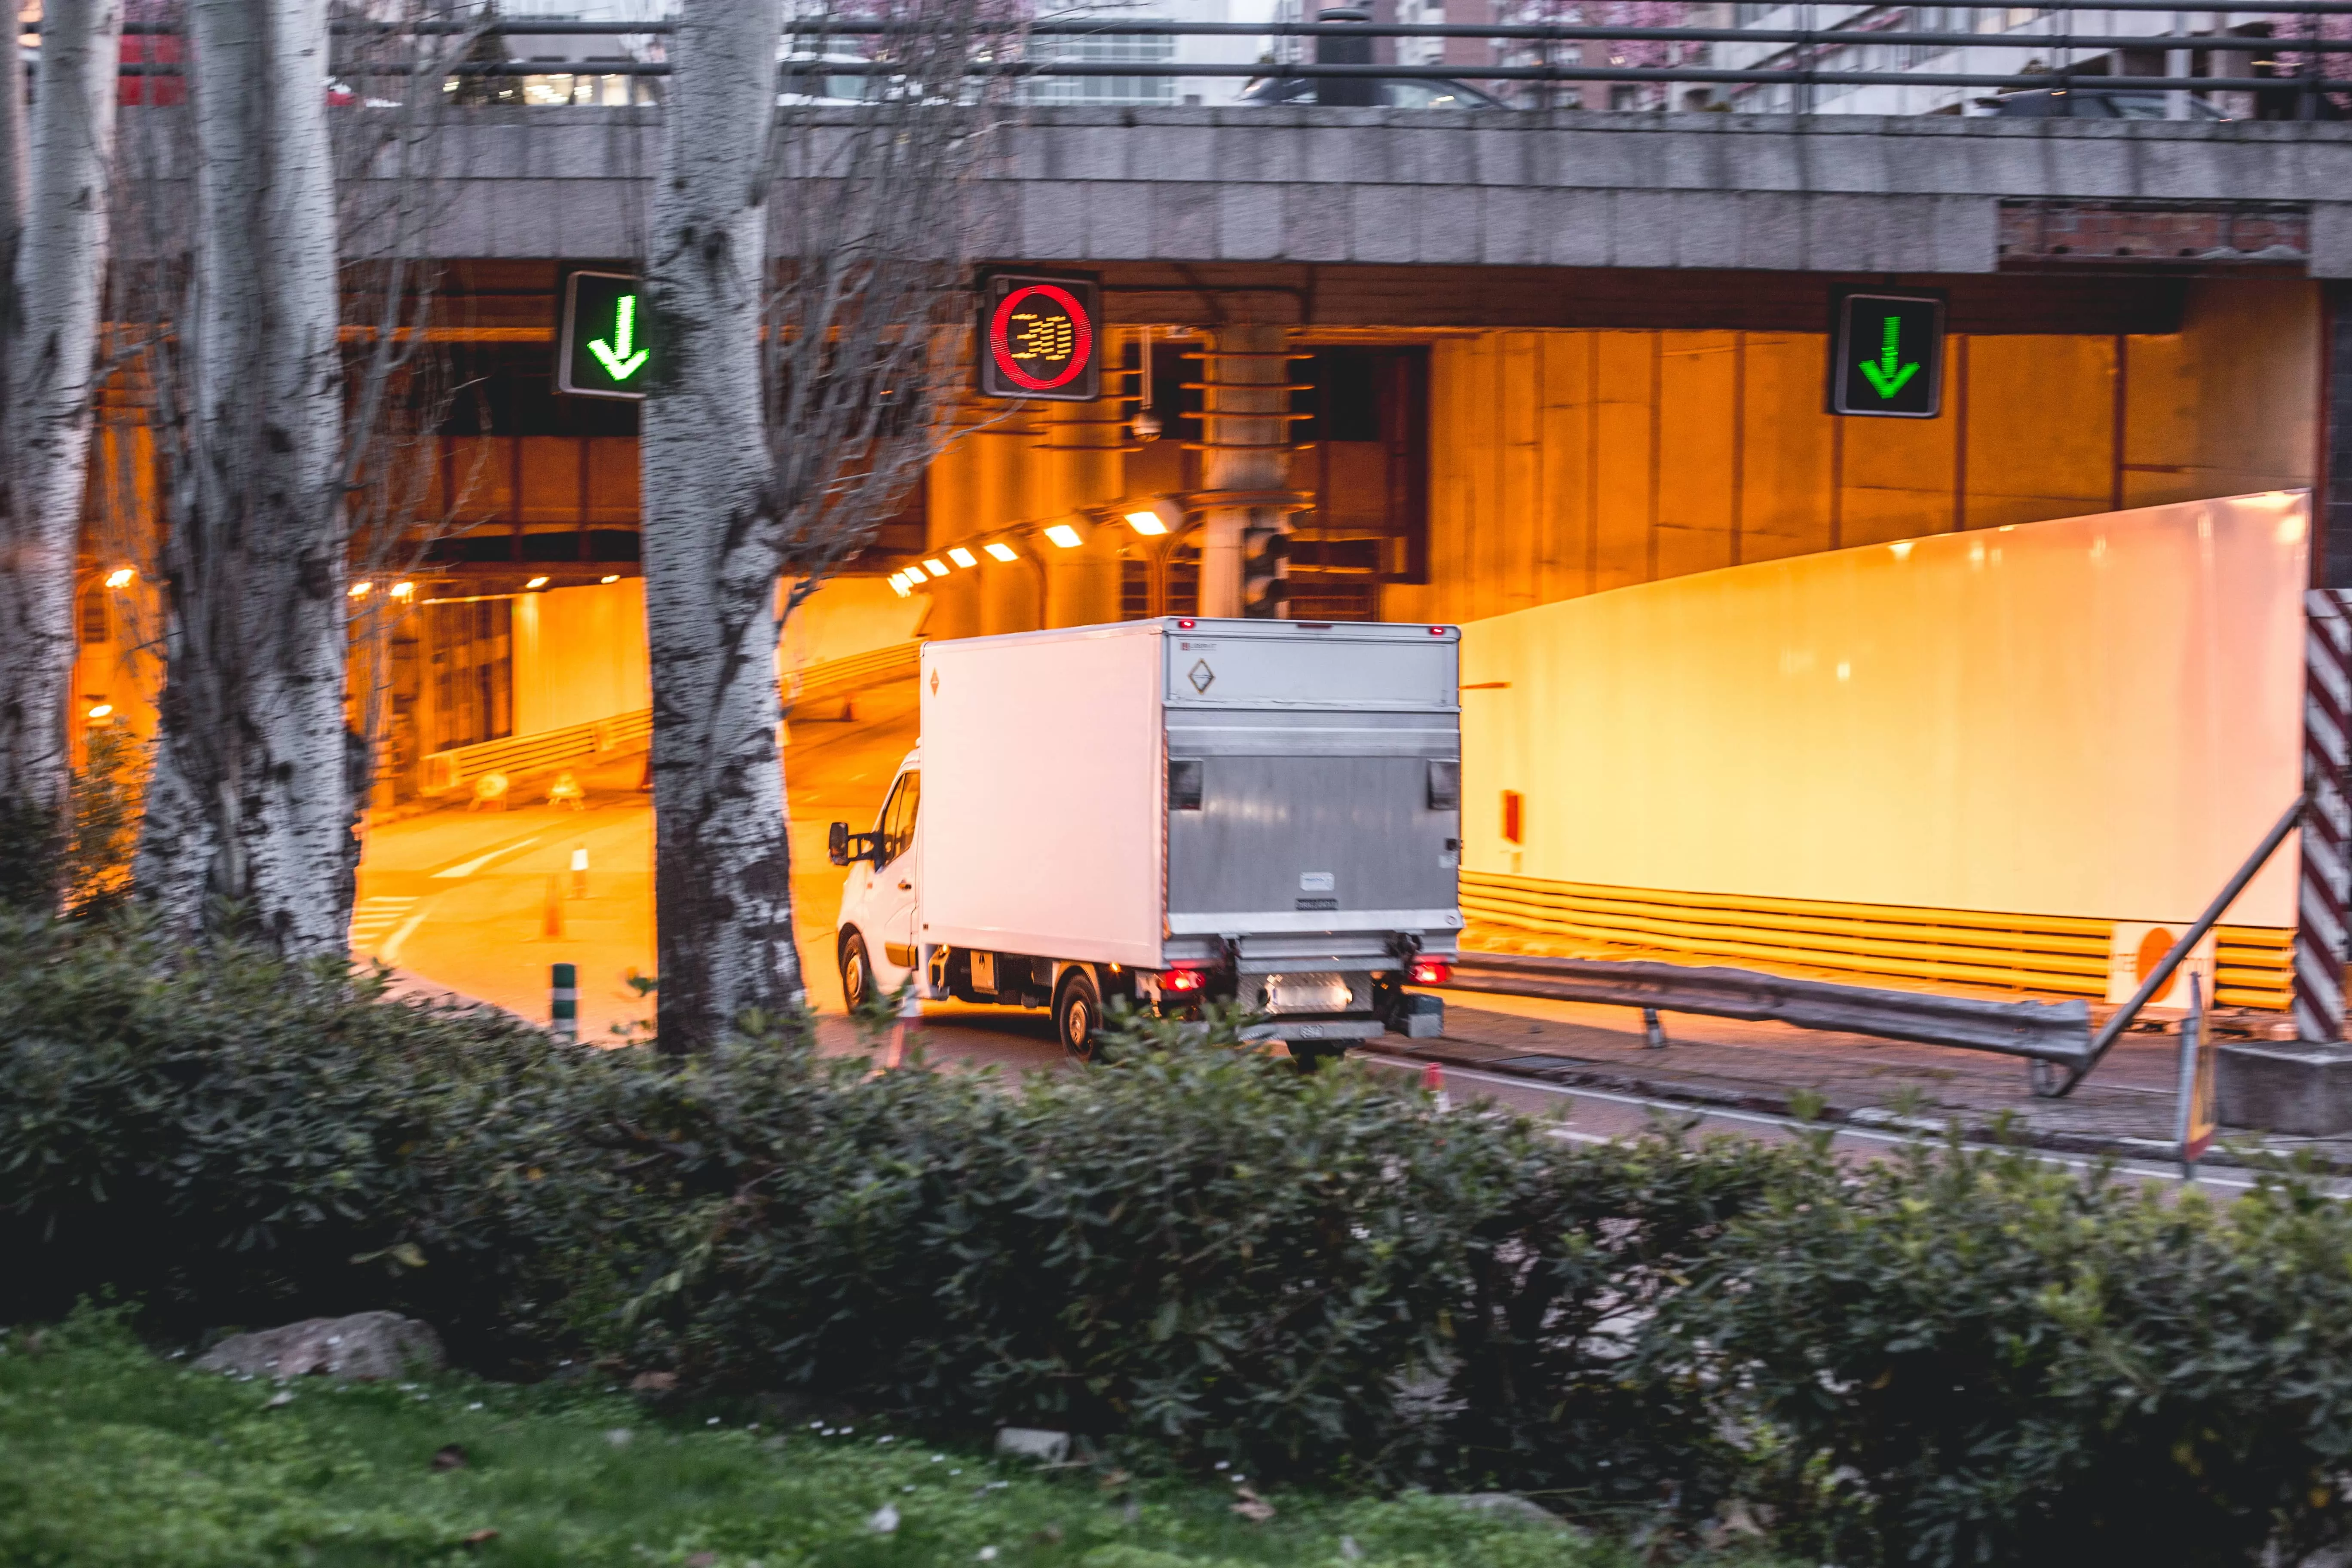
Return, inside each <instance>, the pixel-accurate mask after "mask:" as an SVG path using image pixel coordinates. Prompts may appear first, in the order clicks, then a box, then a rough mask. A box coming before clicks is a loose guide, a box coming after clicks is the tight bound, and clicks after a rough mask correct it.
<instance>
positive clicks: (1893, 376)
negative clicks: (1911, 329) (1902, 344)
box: [1862, 316, 1919, 399]
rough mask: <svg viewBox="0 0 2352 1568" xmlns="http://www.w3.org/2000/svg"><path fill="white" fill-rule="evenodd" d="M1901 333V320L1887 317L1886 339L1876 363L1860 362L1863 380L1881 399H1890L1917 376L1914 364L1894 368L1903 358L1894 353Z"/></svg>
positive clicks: (1916, 367)
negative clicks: (1896, 362)
mask: <svg viewBox="0 0 2352 1568" xmlns="http://www.w3.org/2000/svg"><path fill="white" fill-rule="evenodd" d="M1901 332H1902V323H1901V319H1900V318H1899V317H1895V316H1889V317H1887V318H1886V337H1885V342H1883V343H1881V345H1880V346H1879V350H1878V363H1875V364H1873V363H1871V362H1870V361H1868V360H1864V361H1863V362H1862V376H1863V379H1864V381H1867V382H1868V383H1870V384H1871V386H1872V387H1873V388H1874V390H1875V391H1876V392H1877V394H1878V395H1879V396H1881V397H1885V398H1890V399H1891V398H1892V397H1894V395H1895V394H1896V393H1898V392H1900V391H1902V390H1903V384H1904V383H1905V382H1906V381H1909V380H1910V379H1911V378H1912V377H1913V376H1915V375H1916V374H1919V366H1918V364H1917V363H1916V362H1914V363H1910V364H1906V365H1905V366H1904V367H1903V368H1902V369H1900V370H1897V369H1895V361H1897V360H1899V359H1901V358H1902V357H1903V356H1902V355H1901V354H1900V353H1897V352H1896V344H1897V342H1899V340H1900V336H1901Z"/></svg>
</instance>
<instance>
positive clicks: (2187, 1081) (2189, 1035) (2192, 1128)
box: [2172, 969, 2205, 1182]
mask: <svg viewBox="0 0 2352 1568" xmlns="http://www.w3.org/2000/svg"><path fill="white" fill-rule="evenodd" d="M2204 1039H2205V991H2204V987H2203V986H2202V985H2200V984H2199V983H2198V977H2197V972H2196V971H2195V970H2193V969H2192V970H2190V971H2189V1016H2188V1017H2187V1018H2185V1019H2183V1020H2181V1024H2180V1087H2179V1100H2178V1105H2177V1107H2176V1110H2175V1113H2174V1116H2173V1123H2172V1128H2173V1131H2172V1138H2173V1142H2174V1144H2175V1145H2176V1146H2177V1147H2178V1148H2179V1151H2180V1179H2181V1180H2182V1181H2184V1182H2193V1181H2195V1180H2196V1179H2197V1156H2198V1155H2199V1154H2200V1153H2202V1152H2203V1151H2202V1150H2201V1149H2200V1148H2198V1147H2197V1146H2196V1144H2195V1142H2194V1140H2195V1138H2196V1135H2197V1069H2198V1067H2199V1065H2200V1064H2199V1061H2198V1058H2199V1055H2200V1052H2201V1051H2202V1050H2203V1048H2204Z"/></svg>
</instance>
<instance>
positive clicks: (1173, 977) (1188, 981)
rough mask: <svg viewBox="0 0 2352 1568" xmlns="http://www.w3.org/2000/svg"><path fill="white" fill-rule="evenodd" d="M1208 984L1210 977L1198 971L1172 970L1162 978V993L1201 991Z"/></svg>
mask: <svg viewBox="0 0 2352 1568" xmlns="http://www.w3.org/2000/svg"><path fill="white" fill-rule="evenodd" d="M1208 984H1209V977H1208V976H1207V975H1206V974H1204V973H1202V972H1201V971H1200V970H1197V969H1171V970H1170V971H1169V972H1168V973H1165V974H1163V975H1161V976H1160V989H1161V990H1162V991H1201V990H1204V989H1206V988H1207V986H1208Z"/></svg>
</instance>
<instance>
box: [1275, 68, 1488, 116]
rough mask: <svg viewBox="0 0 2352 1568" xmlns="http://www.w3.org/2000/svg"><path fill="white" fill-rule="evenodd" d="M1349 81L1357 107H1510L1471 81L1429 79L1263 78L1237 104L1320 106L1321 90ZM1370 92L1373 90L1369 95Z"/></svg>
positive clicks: (1409, 77) (1383, 77)
mask: <svg viewBox="0 0 2352 1568" xmlns="http://www.w3.org/2000/svg"><path fill="white" fill-rule="evenodd" d="M1337 82H1345V83H1346V84H1347V86H1348V87H1349V89H1352V91H1351V92H1350V93H1349V103H1351V104H1354V105H1360V106H1364V107H1370V108H1379V109H1505V108H1507V107H1509V106H1508V105H1507V104H1506V103H1504V102H1503V100H1500V99H1498V98H1496V97H1495V96H1493V95H1492V94H1490V93H1485V92H1481V91H1479V90H1478V89H1476V88H1475V87H1472V86H1471V85H1470V84H1469V83H1467V82H1460V81H1448V80H1439V79H1431V78H1425V77H1412V76H1382V77H1370V78H1365V77H1311V76H1277V77H1263V78H1259V79H1255V80H1254V81H1252V82H1251V83H1250V84H1249V85H1248V86H1247V87H1245V88H1244V89H1242V95H1241V97H1240V98H1239V99H1237V100H1235V101H1236V102H1238V103H1241V104H1244V105H1248V104H1271V103H1319V102H1321V101H1322V100H1321V97H1320V95H1319V89H1321V88H1322V87H1323V86H1325V85H1326V84H1327V83H1337ZM1366 89H1370V91H1369V93H1368V92H1367V91H1366Z"/></svg>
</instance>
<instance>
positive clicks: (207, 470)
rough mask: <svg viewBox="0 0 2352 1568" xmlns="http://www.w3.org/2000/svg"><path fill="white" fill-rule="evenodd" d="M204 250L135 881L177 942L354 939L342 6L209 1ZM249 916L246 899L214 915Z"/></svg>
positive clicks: (192, 25)
mask: <svg viewBox="0 0 2352 1568" xmlns="http://www.w3.org/2000/svg"><path fill="white" fill-rule="evenodd" d="M187 23H188V35H189V42H190V44H191V46H192V47H191V51H190V52H191V55H192V59H191V68H192V72H193V74H192V76H191V78H190V89H191V90H190V98H191V100H192V101H193V103H194V130H195V137H194V141H195V153H196V158H195V167H196V174H195V186H196V207H197V223H198V232H197V239H196V247H195V260H194V276H193V281H192V292H193V297H192V299H191V300H190V303H189V308H188V310H186V311H185V312H184V313H183V314H182V316H181V317H180V321H181V331H183V333H184V335H186V336H187V337H188V338H189V339H190V341H189V342H186V343H184V345H183V349H182V352H183V353H184V363H185V364H186V366H187V371H186V377H187V384H186V389H185V393H184V397H183V400H182V404H181V409H182V413H181V417H184V419H185V420H186V422H187V427H186V429H185V431H184V438H183V440H182V442H181V451H182V453H183V456H182V458H181V460H180V462H179V464H178V467H177V471H176V472H174V473H173V475H172V482H173V488H174V490H175V492H176V493H175V495H174V496H173V503H172V513H173V526H172V531H171V537H170V538H169V540H168V541H167V542H166V545H165V552H164V557H163V559H164V584H163V585H164V592H165V598H166V604H165V625H164V654H165V659H166V674H165V679H164V688H163V702H162V722H161V727H160V732H159V734H158V738H157V740H158V744H157V753H156V761H155V772H154V776H153V779H152V783H151V784H150V786H149V791H148V796H147V821H146V830H145V836H144V837H143V839H142V843H141V846H140V861H139V868H138V880H139V885H140V889H141V891H142V895H143V896H145V897H147V898H148V899H150V900H152V902H153V903H154V904H155V905H156V907H157V908H158V909H159V910H160V911H161V912H162V914H163V917H164V919H165V920H166V921H167V922H168V923H169V924H170V925H171V926H172V927H173V929H175V930H178V931H184V932H192V931H196V930H199V929H202V928H203V927H205V926H207V925H210V924H213V923H215V921H216V920H217V918H218V917H217V914H216V912H215V911H217V910H222V909H225V908H233V909H234V910H236V921H237V923H238V924H239V925H240V926H241V927H243V928H244V929H247V930H248V931H252V932H254V933H256V934H257V935H259V936H260V937H262V938H263V939H264V940H266V941H268V942H271V943H272V944H273V945H275V946H277V947H278V948H279V949H280V950H281V951H284V952H341V951H342V950H343V948H344V945H345V943H346V942H347V940H348V933H349V930H350V923H351V903H352V880H353V876H354V873H355V870H356V868H357V865H358V853H359V850H358V843H357V840H356V838H355V837H353V834H352V823H353V807H352V797H353V794H354V791H355V788H356V787H357V782H356V781H355V780H354V779H353V778H352V773H354V772H355V771H362V770H355V769H354V768H353V766H352V760H353V759H352V752H353V750H354V747H353V746H352V737H351V735H350V732H349V730H348V727H347V725H346V723H345V720H344V679H345V668H344V667H345V659H346V656H347V634H346V629H345V607H344V578H345V563H344V551H345V544H346V541H345V538H344V521H343V509H342V504H341V488H340V475H339V472H338V459H339V458H340V456H341V433H342V432H341V425H342V396H343V375H342V364H341V352H340V350H339V348H338V344H337V341H336V329H337V317H338V301H337V272H336V234H335V216H336V214H335V200H334V188H333V174H332V169H333V160H332V151H331V146H330V143H329V139H328V130H327V111H326V79H327V76H328V72H329V69H330V66H329V58H328V49H327V43H328V32H327V11H326V5H325V0H191V3H190V5H189V6H188V12H187ZM215 900H229V901H230V902H229V903H228V904H226V905H222V904H219V903H216V902H215Z"/></svg>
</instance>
